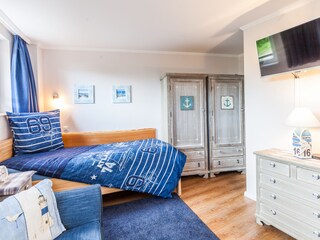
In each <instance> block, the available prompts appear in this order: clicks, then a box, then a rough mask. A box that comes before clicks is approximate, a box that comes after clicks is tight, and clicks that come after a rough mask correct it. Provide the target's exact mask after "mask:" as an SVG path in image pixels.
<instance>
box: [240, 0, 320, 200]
mask: <svg viewBox="0 0 320 240" xmlns="http://www.w3.org/2000/svg"><path fill="white" fill-rule="evenodd" d="M319 9H320V1H312V2H310V3H309V4H308V5H305V6H304V7H301V8H299V9H296V10H294V11H292V12H288V13H286V14H283V15H281V16H278V17H275V18H273V19H271V20H269V21H267V22H264V23H260V24H258V25H255V26H253V27H251V28H249V29H246V30H244V73H245V102H246V112H245V113H246V141H247V191H246V193H245V194H246V196H248V197H250V198H252V199H255V197H256V184H255V181H256V174H255V171H256V170H255V166H256V165H255V156H254V155H253V152H254V151H256V150H261V149H266V148H283V149H288V150H289V149H290V147H291V131H292V129H291V128H290V127H287V126H286V125H285V124H284V122H285V120H286V118H287V116H288V115H289V113H290V112H291V110H292V109H293V107H294V93H293V92H294V83H293V78H292V75H290V74H286V75H283V76H277V77H266V78H261V77H260V71H259V63H258V56H257V52H256V40H258V39H261V38H263V37H266V36H269V35H271V34H275V33H277V32H280V31H283V30H285V29H288V28H291V27H294V26H296V25H299V24H302V23H304V22H307V21H310V20H313V19H315V18H318V17H320V11H319ZM307 75H309V76H307ZM301 77H302V79H301V80H300V84H299V85H300V88H299V91H300V95H301V96H300V97H301V105H303V106H306V107H309V108H310V109H311V110H312V111H313V112H314V113H315V114H316V116H317V117H318V118H319V119H320V107H319V106H320V94H319V92H320V70H318V71H314V72H312V71H309V74H308V72H307V74H302V75H301ZM312 134H313V148H314V152H319V151H320V133H319V129H314V130H313V131H312Z"/></svg>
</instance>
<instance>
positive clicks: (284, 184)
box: [260, 174, 320, 204]
mask: <svg viewBox="0 0 320 240" xmlns="http://www.w3.org/2000/svg"><path fill="white" fill-rule="evenodd" d="M260 183H261V184H262V185H265V186H269V187H270V188H275V189H277V190H278V191H283V192H286V193H289V194H291V195H293V196H296V197H298V198H300V199H302V200H307V201H309V202H312V203H315V204H320V188H319V189H317V190H315V189H311V188H305V187H301V186H298V185H297V184H294V183H290V182H289V181H285V180H282V179H280V178H278V177H275V176H269V175H266V174H260Z"/></svg>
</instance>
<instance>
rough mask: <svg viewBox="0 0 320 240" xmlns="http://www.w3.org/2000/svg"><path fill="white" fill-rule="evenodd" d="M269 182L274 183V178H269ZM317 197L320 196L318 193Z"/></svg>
mask: <svg viewBox="0 0 320 240" xmlns="http://www.w3.org/2000/svg"><path fill="white" fill-rule="evenodd" d="M270 182H272V183H276V180H275V179H274V178H270ZM319 197H320V195H319Z"/></svg>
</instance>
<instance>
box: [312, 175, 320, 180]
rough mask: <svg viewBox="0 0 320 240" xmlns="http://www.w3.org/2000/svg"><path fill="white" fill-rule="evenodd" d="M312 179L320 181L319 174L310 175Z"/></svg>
mask: <svg viewBox="0 0 320 240" xmlns="http://www.w3.org/2000/svg"><path fill="white" fill-rule="evenodd" d="M312 177H313V178H315V179H316V180H320V175H319V174H315V173H314V174H312Z"/></svg>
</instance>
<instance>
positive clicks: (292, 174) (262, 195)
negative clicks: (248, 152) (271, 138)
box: [255, 149, 320, 240]
mask: <svg viewBox="0 0 320 240" xmlns="http://www.w3.org/2000/svg"><path fill="white" fill-rule="evenodd" d="M255 154H256V156H257V164H256V166H257V172H256V173H257V208H256V220H257V223H258V224H262V223H264V224H267V225H272V226H274V227H276V228H278V229H280V230H282V231H283V232H286V233H287V234H289V235H291V236H292V237H294V238H296V239H303V240H308V239H319V240H320V160H315V159H309V160H305V159H298V158H295V157H293V156H292V155H291V153H289V152H287V151H281V150H277V149H270V150H264V151H257V152H255Z"/></svg>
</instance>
